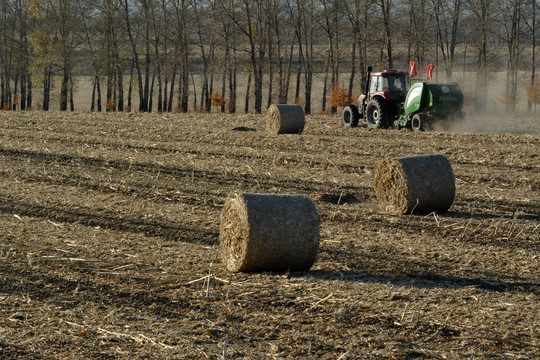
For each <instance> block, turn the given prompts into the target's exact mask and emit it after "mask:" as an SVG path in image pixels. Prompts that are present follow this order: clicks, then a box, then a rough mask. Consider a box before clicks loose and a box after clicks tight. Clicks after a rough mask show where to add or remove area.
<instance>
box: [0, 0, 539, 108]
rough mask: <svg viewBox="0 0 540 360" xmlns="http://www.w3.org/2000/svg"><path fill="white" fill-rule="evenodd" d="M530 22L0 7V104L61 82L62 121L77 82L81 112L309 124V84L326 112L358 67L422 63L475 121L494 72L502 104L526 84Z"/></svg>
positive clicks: (465, 16)
mask: <svg viewBox="0 0 540 360" xmlns="http://www.w3.org/2000/svg"><path fill="white" fill-rule="evenodd" d="M538 14H540V8H539V1H538V0H296V1H294V0H264V1H263V0H93V1H88V0H0V29H1V30H0V67H1V69H0V83H1V94H0V96H1V102H0V104H1V105H2V107H3V109H5V110H8V109H9V110H25V109H30V108H33V107H34V108H42V109H43V110H48V109H49V108H50V106H51V92H52V91H53V90H54V91H57V89H54V87H53V84H54V79H60V80H59V82H60V87H59V103H60V104H59V105H60V110H74V108H75V100H74V95H73V94H74V84H75V82H74V78H76V77H77V76H79V75H86V76H90V78H91V79H92V89H93V90H92V95H91V96H92V99H91V108H90V109H89V110H92V111H128V110H139V111H156V110H157V111H160V112H161V111H163V112H165V111H168V112H170V111H192V110H197V111H210V110H211V106H212V105H214V106H216V105H218V106H221V109H222V111H228V112H235V111H239V110H240V109H241V108H242V107H243V111H246V112H247V111H255V112H257V113H260V112H262V111H263V107H264V106H268V105H269V104H271V103H287V102H301V103H302V104H303V105H304V109H305V111H306V113H310V112H312V111H314V109H313V108H312V103H313V101H312V98H313V96H314V94H313V83H314V75H315V74H324V85H323V90H322V93H321V94H316V95H317V96H321V99H322V108H323V109H326V107H327V106H330V107H331V104H327V100H326V99H327V97H328V95H329V94H330V91H331V90H332V89H335V88H336V87H338V86H341V87H344V88H348V92H349V94H352V93H353V89H355V91H356V88H359V85H358V84H359V83H364V82H365V79H364V77H365V74H364V70H363V69H365V68H366V66H367V65H368V64H370V65H374V66H375V68H378V69H382V68H399V69H407V68H408V64H409V61H415V62H416V63H417V64H418V65H419V68H422V67H424V65H425V64H426V63H427V62H428V61H429V62H432V63H435V64H436V66H437V71H439V70H441V76H443V75H442V74H444V78H445V79H448V80H451V79H452V78H453V76H454V75H453V74H454V73H455V72H456V70H457V69H458V68H457V67H458V66H460V68H459V69H461V68H463V67H465V66H467V68H468V69H469V71H474V72H476V77H475V78H476V86H475V88H476V94H475V101H476V107H477V108H478V109H480V110H481V109H484V108H485V107H486V89H487V88H488V85H489V84H488V82H489V74H490V72H493V71H501V70H506V71H507V81H506V95H507V100H508V104H510V106H512V104H515V103H516V98H517V94H518V72H522V71H527V72H528V73H530V79H531V81H533V79H534V78H535V76H536V74H535V65H536V57H535V56H536V53H537V49H536V45H537V32H538V26H539V23H540V21H539V20H538ZM195 78H197V81H196V80H195ZM200 79H202V80H200ZM343 80H346V82H347V83H345V84H344V83H343ZM240 85H242V87H241V86H240ZM240 88H242V89H245V91H246V93H245V96H242V97H240V96H239V94H238V91H239V89H240ZM35 89H39V94H40V95H42V98H41V96H40V98H39V99H34V97H33V94H34V93H38V91H36V90H35ZM263 94H264V95H265V96H266V97H265V98H263ZM239 98H243V99H244V101H245V102H244V103H243V104H239V103H238V99H239ZM250 101H252V103H250ZM134 104H136V106H137V107H135V106H134ZM154 107H157V108H154ZM332 111H335V108H332Z"/></svg>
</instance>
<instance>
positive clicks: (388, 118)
mask: <svg viewBox="0 0 540 360" xmlns="http://www.w3.org/2000/svg"><path fill="white" fill-rule="evenodd" d="M371 70H372V67H371V66H369V67H368V69H367V75H368V77H367V79H368V80H367V84H366V91H365V94H362V95H360V96H359V97H358V107H357V106H355V105H353V104H350V105H348V106H346V107H345V108H344V109H343V125H345V127H354V126H357V125H358V121H359V119H364V121H365V122H366V123H367V125H368V127H370V128H372V129H378V128H382V129H386V128H389V127H391V126H393V124H394V121H395V120H397V118H398V116H399V114H400V108H401V106H402V105H403V103H404V101H405V96H406V95H407V91H408V90H409V75H408V74H407V73H406V72H403V71H397V70H384V71H381V72H371Z"/></svg>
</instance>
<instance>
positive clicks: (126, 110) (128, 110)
mask: <svg viewBox="0 0 540 360" xmlns="http://www.w3.org/2000/svg"><path fill="white" fill-rule="evenodd" d="M123 110H124V112H130V111H131V106H129V105H124V109H123Z"/></svg>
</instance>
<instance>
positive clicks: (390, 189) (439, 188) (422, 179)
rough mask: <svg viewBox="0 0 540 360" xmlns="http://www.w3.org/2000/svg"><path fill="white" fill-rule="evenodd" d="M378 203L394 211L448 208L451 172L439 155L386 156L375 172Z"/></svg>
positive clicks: (452, 184) (453, 188) (451, 198)
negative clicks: (391, 157) (390, 157)
mask: <svg viewBox="0 0 540 360" xmlns="http://www.w3.org/2000/svg"><path fill="white" fill-rule="evenodd" d="M375 193H376V194H377V199H378V200H379V205H380V206H381V207H382V208H383V209H384V210H385V211H388V212H391V213H396V214H410V213H413V212H415V213H429V212H432V211H447V210H448V209H449V208H450V206H451V205H452V203H453V202H454V198H455V195H456V182H455V178H454V172H453V171H452V166H451V165H450V162H449V161H448V159H447V158H446V157H444V156H442V155H427V156H413V157H405V158H400V159H385V160H383V161H381V162H380V163H379V165H378V166H377V170H376V172H375Z"/></svg>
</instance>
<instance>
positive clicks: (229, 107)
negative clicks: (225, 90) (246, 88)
mask: <svg viewBox="0 0 540 360" xmlns="http://www.w3.org/2000/svg"><path fill="white" fill-rule="evenodd" d="M227 111H228V112H229V113H233V112H235V111H236V103H235V102H234V101H229V102H228V103H227Z"/></svg>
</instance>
